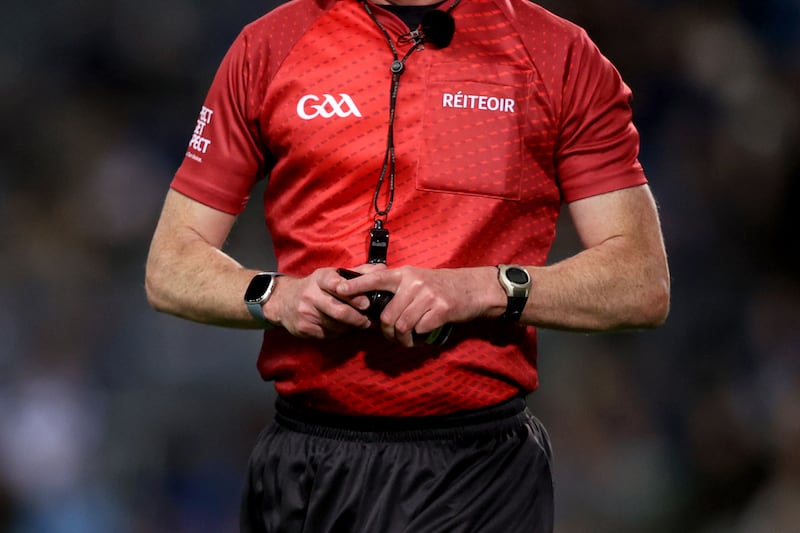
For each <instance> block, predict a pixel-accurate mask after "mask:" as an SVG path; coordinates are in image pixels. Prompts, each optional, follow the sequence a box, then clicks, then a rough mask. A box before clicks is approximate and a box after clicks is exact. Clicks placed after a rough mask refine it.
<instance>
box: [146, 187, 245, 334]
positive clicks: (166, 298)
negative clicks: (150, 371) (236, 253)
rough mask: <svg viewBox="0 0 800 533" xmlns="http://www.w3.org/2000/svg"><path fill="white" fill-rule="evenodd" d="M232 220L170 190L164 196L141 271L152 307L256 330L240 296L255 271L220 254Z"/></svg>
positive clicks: (190, 317) (202, 320)
mask: <svg viewBox="0 0 800 533" xmlns="http://www.w3.org/2000/svg"><path fill="white" fill-rule="evenodd" d="M235 220H236V217H235V216H233V215H230V214H228V213H224V212H222V211H217V210H215V209H212V208H210V207H208V206H205V205H203V204H201V203H199V202H196V201H194V200H192V199H190V198H188V197H186V196H184V195H182V194H180V193H178V192H176V191H174V190H170V191H169V192H168V193H167V197H166V200H165V201H164V207H163V209H162V211H161V217H160V219H159V221H158V225H157V227H156V230H155V233H154V235H153V239H152V241H151V244H150V252H149V254H148V257H147V268H146V273H145V290H146V292H147V298H148V300H149V302H150V304H151V305H152V306H153V307H154V308H155V309H157V310H158V311H162V312H165V313H170V314H174V315H177V316H180V317H182V318H187V319H189V320H194V321H197V322H203V323H207V324H216V325H220V326H233V327H257V323H256V322H255V320H253V319H252V317H251V316H250V314H249V313H248V312H247V308H246V307H245V306H244V305H243V303H242V295H243V294H244V291H245V289H246V288H247V285H248V283H249V282H250V279H252V277H253V276H254V275H255V274H257V273H258V271H256V270H249V269H246V268H244V267H243V266H242V265H240V264H239V263H238V262H237V261H235V260H234V259H233V258H232V257H230V256H229V255H227V254H225V253H224V252H222V245H223V244H224V242H225V240H226V239H227V238H228V234H229V233H230V231H231V228H232V227H233V224H234V222H235Z"/></svg>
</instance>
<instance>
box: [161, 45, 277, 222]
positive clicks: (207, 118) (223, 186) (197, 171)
mask: <svg viewBox="0 0 800 533" xmlns="http://www.w3.org/2000/svg"><path fill="white" fill-rule="evenodd" d="M249 48H250V47H249V41H248V36H247V33H246V32H245V31H243V32H242V33H241V34H240V35H239V36H238V37H237V38H236V40H235V41H234V43H233V44H232V45H231V47H230V48H229V50H228V52H227V53H226V55H225V57H224V59H223V60H222V62H221V64H220V66H219V68H218V70H217V73H216V75H215V77H214V80H213V82H212V84H211V87H210V89H209V91H208V95H207V96H206V99H205V102H204V103H203V106H202V108H201V110H200V114H199V116H198V119H197V123H196V125H195V128H194V131H193V133H192V136H191V140H190V141H189V146H188V148H187V150H186V155H185V156H184V159H183V162H182V163H181V165H180V167H179V168H178V170H177V172H176V174H175V176H174V178H173V180H172V184H171V187H172V188H173V189H175V190H176V191H178V192H180V193H182V194H185V195H186V196H189V197H190V198H193V199H195V200H197V201H199V202H201V203H203V204H205V205H208V206H210V207H213V208H215V209H218V210H220V211H224V212H226V213H230V214H239V213H241V212H242V210H244V208H245V206H246V204H247V200H248V199H249V197H250V191H251V189H252V187H253V185H254V184H255V182H256V181H257V180H258V179H259V178H261V177H263V176H264V175H265V165H264V161H265V151H264V146H263V143H262V142H261V140H260V135H259V129H258V120H257V102H258V101H260V100H259V99H258V98H257V96H256V95H255V94H253V93H254V91H255V90H256V89H257V87H253V86H254V85H255V86H258V85H259V84H257V83H255V82H254V81H253V80H257V79H258V77H257V76H256V73H254V72H253V71H252V67H251V64H252V63H253V58H252V57H251V51H250V50H249Z"/></svg>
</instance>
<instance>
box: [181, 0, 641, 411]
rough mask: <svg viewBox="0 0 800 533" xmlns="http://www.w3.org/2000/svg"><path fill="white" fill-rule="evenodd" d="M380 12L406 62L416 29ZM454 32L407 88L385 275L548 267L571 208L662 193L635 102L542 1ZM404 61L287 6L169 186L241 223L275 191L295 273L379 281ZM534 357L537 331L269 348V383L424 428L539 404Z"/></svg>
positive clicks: (471, 17) (305, 9) (218, 83)
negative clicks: (412, 343) (530, 395)
mask: <svg viewBox="0 0 800 533" xmlns="http://www.w3.org/2000/svg"><path fill="white" fill-rule="evenodd" d="M449 5H450V2H449V1H448V2H446V3H445V4H444V5H443V6H441V7H440V9H447V8H448V7H449ZM371 9H372V11H373V12H374V14H375V15H376V17H377V18H378V20H379V21H380V22H381V24H382V25H383V26H384V27H385V29H386V31H387V32H388V34H389V35H390V37H391V39H392V40H393V42H394V43H395V46H396V49H397V53H398V55H399V56H400V57H402V56H404V55H405V54H406V52H407V51H408V50H409V46H411V45H410V44H408V43H403V42H402V40H399V38H400V37H401V35H403V34H405V33H407V32H408V31H409V28H408V27H406V25H405V24H404V23H403V22H402V21H401V20H400V19H399V18H397V17H396V16H394V15H393V14H391V13H389V12H388V11H386V10H383V9H381V8H380V7H378V6H371ZM451 14H452V15H453V17H454V18H455V23H456V31H455V35H454V38H453V41H452V43H451V44H450V45H449V46H447V47H446V48H443V49H436V48H435V47H433V46H430V45H426V46H425V47H424V49H422V50H417V51H415V52H414V53H413V54H412V55H411V56H410V57H409V58H408V60H407V61H406V68H405V71H404V73H403V74H402V77H401V80H400V85H399V92H398V96H397V105H396V119H395V128H394V129H395V135H394V137H395V146H396V157H397V167H396V168H397V177H396V196H395V199H394V204H393V207H392V209H391V213H390V215H389V219H388V222H387V227H388V228H389V229H390V231H391V245H390V249H389V258H388V264H389V266H401V265H416V266H420V267H431V268H438V267H468V266H480V265H495V264H498V263H519V264H533V265H541V264H544V263H545V261H546V258H547V254H548V251H549V249H550V246H551V244H552V241H553V238H554V236H555V224H556V218H557V216H558V213H559V209H560V205H561V203H562V202H571V201H574V200H577V199H580V198H585V197H588V196H592V195H596V194H601V193H605V192H609V191H612V190H617V189H621V188H625V187H631V186H635V185H640V184H643V183H645V182H646V179H645V176H644V173H643V171H642V168H641V165H640V164H639V162H638V160H637V157H638V146H639V139H638V134H637V132H636V129H635V128H634V126H633V124H632V122H631V110H630V105H629V100H630V91H629V89H628V88H627V86H626V85H625V84H624V83H623V81H622V80H621V79H620V76H619V74H618V73H617V71H616V70H615V69H614V67H613V66H612V65H611V64H610V63H609V62H608V60H607V59H606V58H604V57H603V56H602V55H601V54H600V52H599V51H598V50H597V48H596V47H595V46H594V44H593V43H592V42H591V41H590V40H589V38H588V37H587V35H586V34H585V32H584V31H583V30H581V29H580V28H578V27H577V26H575V25H573V24H571V23H569V22H567V21H565V20H563V19H560V18H558V17H556V16H555V15H553V14H551V13H549V12H547V11H545V10H544V9H542V8H541V7H538V6H536V5H535V4H532V3H530V2H528V1H527V0H463V1H462V2H461V3H460V4H459V5H458V6H456V7H455V9H453V10H452V12H451ZM392 60H393V56H392V52H391V49H390V47H389V44H388V43H387V40H386V37H385V36H384V34H383V33H382V32H381V31H380V29H379V28H378V26H377V25H376V24H375V22H374V21H373V20H372V19H371V18H370V17H369V16H368V14H367V12H366V10H365V8H364V5H363V4H362V2H361V1H359V0H294V1H292V2H289V3H288V4H284V5H282V6H281V7H279V8H277V9H276V10H274V11H272V12H271V13H269V14H267V15H265V16H264V17H262V18H260V19H259V20H257V21H255V22H253V23H252V24H250V25H248V26H247V27H246V28H245V29H244V30H243V31H242V33H241V34H240V35H239V36H238V38H237V39H236V41H235V42H234V43H233V45H232V47H231V48H230V50H229V52H228V54H227V55H226V57H225V59H224V60H223V62H222V64H221V66H220V69H219V71H218V73H217V75H216V77H215V79H214V81H213V84H212V86H211V89H210V91H209V94H208V97H207V99H206V101H205V103H204V105H203V108H202V110H201V113H200V116H199V118H198V121H197V125H196V128H195V130H194V134H193V136H192V139H191V142H190V144H189V148H188V150H187V152H186V157H185V159H184V162H183V164H182V165H181V167H180V169H179V170H178V172H177V174H176V176H175V178H174V181H173V183H172V187H173V188H174V189H176V190H177V191H179V192H181V193H183V194H186V195H188V196H190V197H192V198H194V199H196V200H198V201H200V202H202V203H204V204H207V205H209V206H211V207H213V208H216V209H219V210H222V211H225V212H228V213H232V214H238V213H240V212H241V211H242V209H243V208H244V206H245V204H246V202H247V201H248V198H249V194H250V191H251V188H252V187H253V185H254V183H255V182H256V180H259V179H261V178H264V177H265V176H267V175H269V184H268V187H267V190H266V194H265V198H264V213H265V218H266V224H267V226H268V228H269V231H270V232H271V235H272V238H273V243H274V246H275V254H276V257H277V260H278V268H279V269H280V270H281V271H282V272H285V273H287V274H292V275H298V276H303V275H307V274H309V273H311V272H312V271H313V270H315V269H316V268H319V267H324V266H333V267H352V266H355V265H359V264H363V263H365V262H366V257H367V232H368V230H369V228H370V227H371V226H372V222H373V216H374V210H373V205H372V200H373V194H374V192H375V188H376V184H377V180H378V177H379V175H380V169H381V165H382V162H383V158H384V151H385V148H386V137H387V124H388V117H389V91H390V85H391V72H390V68H389V67H390V64H391V62H392ZM385 191H386V187H384V192H385ZM385 199H386V198H385V197H383V200H382V201H381V205H382V206H383V205H385ZM536 357H537V351H536V332H535V330H534V328H531V327H528V328H526V327H522V326H518V325H508V324H502V323H498V322H496V321H479V322H476V323H473V324H469V325H461V327H460V328H457V329H456V331H455V332H454V334H453V338H451V339H450V341H449V342H448V343H447V344H446V345H445V346H444V347H423V348H414V349H405V348H402V347H400V346H398V345H396V344H393V343H390V342H388V341H385V340H384V339H383V338H382V337H381V335H380V333H379V331H368V332H363V331H358V332H354V333H352V334H349V335H345V336H343V337H341V338H338V339H335V340H326V341H315V340H306V339H297V338H294V337H292V336H291V335H289V334H288V333H287V332H286V331H284V330H272V331H268V332H266V333H265V336H264V343H263V345H262V349H261V353H260V356H259V360H258V368H259V371H260V372H261V375H262V376H263V378H264V379H266V380H272V381H274V382H275V386H276V388H277V391H278V392H279V393H280V394H281V395H283V396H285V397H287V398H295V399H296V400H299V401H302V402H304V403H305V404H306V405H308V406H310V407H315V408H317V409H322V410H328V411H333V412H338V413H344V414H377V415H388V416H392V415H398V416H399V415H403V416H414V415H429V414H443V413H449V412H454V411H458V410H463V409H472V408H478V407H483V406H486V405H490V404H495V403H498V402H499V401H502V400H504V399H507V398H509V397H510V396H512V395H515V394H518V393H519V392H520V391H524V392H530V391H532V390H534V389H535V388H536V387H537V384H538V376H537V372H536Z"/></svg>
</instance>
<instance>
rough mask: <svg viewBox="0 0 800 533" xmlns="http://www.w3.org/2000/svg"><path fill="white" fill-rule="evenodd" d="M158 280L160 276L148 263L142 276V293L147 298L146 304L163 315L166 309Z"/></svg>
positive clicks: (165, 300) (162, 291)
mask: <svg viewBox="0 0 800 533" xmlns="http://www.w3.org/2000/svg"><path fill="white" fill-rule="evenodd" d="M160 280H161V276H159V274H158V271H157V269H156V268H155V267H154V266H153V265H152V264H150V263H148V265H147V267H146V269H145V276H144V292H145V296H146V297H147V303H148V304H150V307H151V308H153V309H154V310H155V311H158V312H161V313H163V312H167V311H168V308H167V299H166V298H165V296H164V290H163V289H162V283H161V281H160Z"/></svg>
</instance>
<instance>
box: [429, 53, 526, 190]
mask: <svg viewBox="0 0 800 533" xmlns="http://www.w3.org/2000/svg"><path fill="white" fill-rule="evenodd" d="M532 75H533V74H532V71H529V70H521V69H519V68H513V67H509V66H507V65H488V66H487V65H485V64H480V65H476V64H474V63H466V62H457V63H439V64H433V65H430V67H429V69H428V72H427V92H426V97H425V98H426V102H425V104H426V106H425V110H426V111H425V116H424V118H423V121H422V122H423V124H422V126H423V127H422V138H421V139H420V140H421V142H422V145H421V147H420V148H421V151H420V159H419V169H418V172H417V183H416V186H417V189H420V190H424V191H437V192H449V193H455V194H469V195H477V196H486V197H492V198H500V199H504V200H519V199H520V195H521V188H522V187H521V181H522V161H523V157H522V149H523V145H524V143H523V137H524V131H525V117H526V115H527V108H528V101H529V95H528V92H529V87H530V82H531V78H532ZM476 78H479V81H476Z"/></svg>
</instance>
